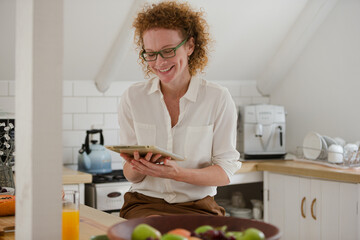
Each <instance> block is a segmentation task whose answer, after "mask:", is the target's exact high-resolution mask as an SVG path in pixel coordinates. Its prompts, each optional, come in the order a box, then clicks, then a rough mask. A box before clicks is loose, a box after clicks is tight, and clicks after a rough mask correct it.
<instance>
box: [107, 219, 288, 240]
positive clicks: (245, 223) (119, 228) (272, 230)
mask: <svg viewBox="0 0 360 240" xmlns="http://www.w3.org/2000/svg"><path fill="white" fill-rule="evenodd" d="M140 223H146V224H149V225H151V226H153V227H154V228H156V229H157V230H159V231H160V232H161V233H162V234H164V233H166V232H168V231H170V230H172V229H175V228H185V229H187V230H189V231H191V232H192V231H194V230H195V229H196V228H197V227H199V226H201V225H210V226H213V227H221V226H224V225H226V226H227V231H243V230H245V229H247V228H250V227H253V228H257V229H259V230H260V231H262V232H263V233H264V234H265V238H266V239H267V240H275V239H280V235H281V234H280V231H279V229H278V228H277V227H275V226H274V225H271V224H269V223H265V222H261V221H256V220H251V219H244V218H235V217H220V216H206V215H174V216H156V217H148V218H135V219H131V220H128V221H124V222H120V223H117V224H115V225H113V226H112V227H110V228H109V230H108V232H107V235H108V237H109V238H110V239H111V240H130V239H131V234H132V232H133V229H134V228H135V227H136V226H137V225H139V224H140Z"/></svg>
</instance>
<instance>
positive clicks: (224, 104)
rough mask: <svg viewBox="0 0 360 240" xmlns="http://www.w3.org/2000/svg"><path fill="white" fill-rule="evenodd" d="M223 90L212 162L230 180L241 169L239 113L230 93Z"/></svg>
mask: <svg viewBox="0 0 360 240" xmlns="http://www.w3.org/2000/svg"><path fill="white" fill-rule="evenodd" d="M223 89H224V90H223V93H222V96H221V98H220V101H219V105H218V107H217V113H216V120H215V123H214V138H213V157H212V162H213V164H216V165H219V166H220V167H222V168H223V169H224V171H225V172H226V174H227V175H228V177H229V178H230V176H232V175H233V174H234V173H235V172H236V171H237V170H238V169H240V168H241V162H240V161H239V158H240V153H239V152H238V151H237V150H236V135H237V111H236V106H235V104H234V101H233V100H232V98H231V95H230V93H229V91H228V90H227V89H226V88H223Z"/></svg>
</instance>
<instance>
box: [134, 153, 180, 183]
mask: <svg viewBox="0 0 360 240" xmlns="http://www.w3.org/2000/svg"><path fill="white" fill-rule="evenodd" d="M157 155H158V154H157ZM157 155H155V156H156V157H155V158H152V157H151V156H148V155H146V156H145V158H139V160H135V159H134V160H133V161H131V166H132V168H133V169H134V170H135V171H136V172H139V173H141V174H143V175H149V176H152V177H160V178H169V179H174V180H176V177H177V175H178V174H179V172H180V170H181V168H180V167H179V166H178V165H177V163H176V161H174V160H171V159H170V158H169V157H168V158H164V157H159V158H158V157H157Z"/></svg>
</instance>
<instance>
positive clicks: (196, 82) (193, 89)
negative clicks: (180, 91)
mask: <svg viewBox="0 0 360 240" xmlns="http://www.w3.org/2000/svg"><path fill="white" fill-rule="evenodd" d="M200 83H201V81H200V78H199V77H197V76H193V77H192V78H191V80H190V84H189V88H188V90H187V91H186V93H185V95H184V98H187V99H188V100H190V101H192V102H195V101H196V98H197V95H198V92H199V86H200Z"/></svg>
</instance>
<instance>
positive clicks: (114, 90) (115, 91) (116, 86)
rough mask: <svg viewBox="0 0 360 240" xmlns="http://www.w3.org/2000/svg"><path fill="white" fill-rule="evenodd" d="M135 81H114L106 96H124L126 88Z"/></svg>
mask: <svg viewBox="0 0 360 240" xmlns="http://www.w3.org/2000/svg"><path fill="white" fill-rule="evenodd" d="M134 83H135V82H134V81H117V82H112V83H111V85H110V87H109V89H108V90H107V91H106V92H105V96H116V97H117V96H122V95H123V93H124V92H125V90H126V89H128V88H129V87H130V86H131V85H132V84H134Z"/></svg>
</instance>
